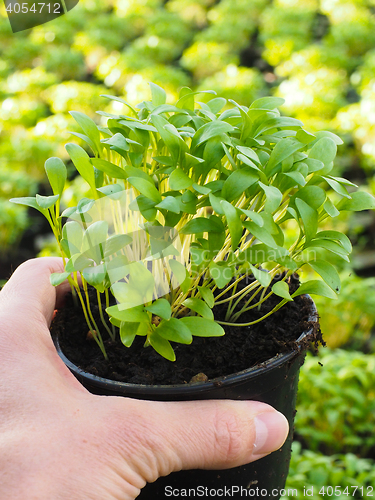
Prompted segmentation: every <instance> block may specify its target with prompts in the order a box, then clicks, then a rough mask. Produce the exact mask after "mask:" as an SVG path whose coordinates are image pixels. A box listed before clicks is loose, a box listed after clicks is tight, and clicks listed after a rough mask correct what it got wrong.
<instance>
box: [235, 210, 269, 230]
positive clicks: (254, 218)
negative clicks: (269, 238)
mask: <svg viewBox="0 0 375 500" xmlns="http://www.w3.org/2000/svg"><path fill="white" fill-rule="evenodd" d="M238 210H240V211H241V212H242V213H243V214H245V215H246V216H247V217H249V218H250V219H251V220H252V221H253V222H255V224H256V225H257V226H259V227H262V226H263V225H264V220H263V218H262V216H261V215H260V214H258V212H254V211H253V210H244V209H243V208H239V209H238Z"/></svg>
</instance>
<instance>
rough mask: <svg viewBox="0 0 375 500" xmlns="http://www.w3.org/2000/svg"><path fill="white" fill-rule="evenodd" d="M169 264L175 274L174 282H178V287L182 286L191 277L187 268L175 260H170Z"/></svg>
mask: <svg viewBox="0 0 375 500" xmlns="http://www.w3.org/2000/svg"><path fill="white" fill-rule="evenodd" d="M168 264H169V267H170V268H171V270H172V273H173V277H172V281H173V278H175V280H176V281H177V284H176V286H178V285H181V284H182V283H183V282H184V281H185V280H186V278H187V277H188V276H189V275H188V272H187V269H186V267H185V266H184V265H183V264H181V262H179V261H178V260H175V259H169V260H168Z"/></svg>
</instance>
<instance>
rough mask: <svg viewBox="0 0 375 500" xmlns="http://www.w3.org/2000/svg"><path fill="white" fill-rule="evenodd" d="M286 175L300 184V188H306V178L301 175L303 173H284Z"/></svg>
mask: <svg viewBox="0 0 375 500" xmlns="http://www.w3.org/2000/svg"><path fill="white" fill-rule="evenodd" d="M284 175H286V176H287V177H289V178H290V179H293V180H294V182H295V183H296V184H299V185H300V186H305V184H306V180H305V178H304V176H303V175H302V174H301V172H296V171H294V172H284Z"/></svg>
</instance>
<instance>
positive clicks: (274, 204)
mask: <svg viewBox="0 0 375 500" xmlns="http://www.w3.org/2000/svg"><path fill="white" fill-rule="evenodd" d="M259 186H260V187H261V188H262V189H263V191H264V194H265V195H266V203H265V206H264V210H265V211H266V212H269V213H272V212H275V210H277V209H278V208H279V206H280V203H281V200H282V199H283V195H282V193H281V191H280V190H279V189H277V187H275V186H266V185H265V184H263V183H262V182H259Z"/></svg>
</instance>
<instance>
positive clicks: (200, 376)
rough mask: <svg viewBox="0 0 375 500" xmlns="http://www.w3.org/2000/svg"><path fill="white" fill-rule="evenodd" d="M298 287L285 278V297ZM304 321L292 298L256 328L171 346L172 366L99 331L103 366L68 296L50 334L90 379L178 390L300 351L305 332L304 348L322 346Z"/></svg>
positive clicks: (139, 342) (246, 317)
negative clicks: (103, 350) (177, 387)
mask: <svg viewBox="0 0 375 500" xmlns="http://www.w3.org/2000/svg"><path fill="white" fill-rule="evenodd" d="M243 281H244V282H245V280H243ZM250 281H251V280H250ZM245 284H246V283H245ZM243 286H244V285H243ZM298 286H299V280H298V277H291V278H289V288H290V292H291V293H293V292H294V291H295V290H296V289H297V288H298ZM93 298H94V297H93ZM95 298H96V292H95ZM280 300H281V299H280V298H279V297H277V296H275V295H272V296H271V297H270V298H269V299H268V300H267V301H266V302H265V303H263V304H262V307H261V309H260V310H258V308H257V307H256V308H254V309H251V310H250V311H248V312H246V313H244V314H243V315H242V316H241V318H240V322H241V323H247V322H250V321H254V320H255V319H257V318H259V317H261V316H264V315H265V314H266V313H267V312H268V311H270V310H271V309H273V308H274V307H275V305H277V304H278V303H279V302H280ZM90 303H91V304H92V313H93V315H94V317H95V320H96V322H97V324H98V325H100V324H101V322H100V317H99V312H98V306H96V307H95V305H94V304H95V303H96V300H92V301H90ZM225 312H226V308H225V309H223V306H220V305H219V306H217V307H216V308H215V309H214V315H215V319H217V320H219V321H220V320H221V321H224V316H225ZM310 315H311V302H310V300H308V299H307V298H306V297H304V296H300V297H297V298H296V299H295V300H294V301H293V302H288V303H287V304H286V305H285V306H283V307H282V308H281V309H280V310H279V311H277V312H276V313H274V314H272V315H270V316H269V317H268V318H266V319H265V320H263V321H261V322H260V323H256V324H255V325H252V326H248V327H228V326H225V327H224V329H225V332H226V333H225V335H224V336H223V337H214V338H212V337H211V338H209V337H208V338H204V337H194V338H193V342H192V344H190V345H183V344H177V343H172V345H173V348H174V350H175V353H176V358H177V359H176V361H174V362H171V361H168V360H166V359H164V358H163V357H162V356H160V355H159V354H157V353H156V352H155V351H154V349H153V348H152V347H143V345H144V340H145V339H144V337H136V339H135V340H134V342H133V345H132V346H131V347H130V348H127V347H125V346H124V345H123V344H122V343H121V341H120V339H119V338H117V341H116V342H113V341H111V340H110V338H109V336H106V332H105V330H104V328H103V330H104V332H101V333H102V336H103V338H105V347H106V351H107V354H108V358H109V359H108V361H106V360H105V359H104V357H103V354H102V353H101V351H100V349H99V347H98V345H97V344H96V342H95V340H93V339H92V338H91V339H90V338H88V337H90V336H88V335H87V334H88V326H87V324H86V321H85V318H84V316H83V313H82V310H81V308H80V307H78V308H74V305H73V300H72V296H71V294H69V295H68V296H67V297H66V304H65V307H64V308H63V309H61V310H59V311H58V312H57V313H56V316H55V318H54V320H53V322H52V325H51V332H52V333H53V334H54V335H57V336H58V338H59V342H60V347H61V349H62V351H63V352H64V354H65V356H66V357H67V358H68V359H69V360H70V361H72V362H73V363H74V364H75V365H77V366H78V367H80V368H81V369H83V370H85V371H87V372H89V373H92V374H93V375H97V376H99V377H103V378H107V379H111V380H118V381H120V382H128V383H133V384H148V385H152V384H163V385H168V384H184V383H189V382H190V381H192V379H193V381H198V380H202V381H203V380H207V379H213V378H216V377H219V376H221V375H230V374H232V373H236V372H238V371H241V370H245V369H247V368H250V367H252V366H254V365H257V364H259V363H262V362H264V361H266V360H267V359H270V358H272V357H273V356H275V355H276V354H278V353H283V352H288V351H290V350H292V349H300V348H301V346H297V344H296V339H298V337H299V336H300V335H301V334H302V333H303V332H306V331H308V330H310V329H312V335H311V336H310V338H309V340H308V341H307V343H308V345H310V342H314V343H315V344H318V343H319V342H320V343H324V341H323V339H322V336H321V332H320V328H319V324H318V323H317V322H311V321H309V317H310ZM117 337H118V336H117ZM305 347H306V346H305Z"/></svg>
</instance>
